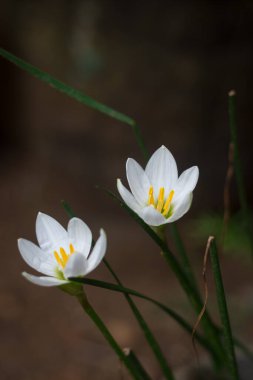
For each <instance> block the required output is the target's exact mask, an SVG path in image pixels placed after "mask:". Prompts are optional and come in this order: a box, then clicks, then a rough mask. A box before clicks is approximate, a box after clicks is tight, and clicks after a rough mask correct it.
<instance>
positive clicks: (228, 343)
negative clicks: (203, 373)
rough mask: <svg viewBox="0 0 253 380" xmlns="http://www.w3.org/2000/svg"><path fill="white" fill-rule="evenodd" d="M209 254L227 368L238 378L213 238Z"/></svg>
mask: <svg viewBox="0 0 253 380" xmlns="http://www.w3.org/2000/svg"><path fill="white" fill-rule="evenodd" d="M210 256H211V264H212V270H213V274H214V280H215V286H216V296H217V302H218V307H219V312H220V318H221V323H222V327H223V334H224V347H225V349H226V352H227V361H228V368H229V369H230V372H231V376H232V378H233V379H234V380H239V375H238V368H237V363H236V358H235V351H234V341H233V337H232V331H231V325H230V320H229V314H228V309H227V302H226V296H225V291H224V286H223V281H222V274H221V269H220V263H219V258H218V252H217V247H216V244H215V240H214V238H213V239H212V241H211V243H210Z"/></svg>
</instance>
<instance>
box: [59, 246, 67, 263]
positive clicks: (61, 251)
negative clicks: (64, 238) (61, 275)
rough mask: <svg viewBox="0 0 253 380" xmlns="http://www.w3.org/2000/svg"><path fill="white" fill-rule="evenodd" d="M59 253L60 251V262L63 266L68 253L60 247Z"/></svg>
mask: <svg viewBox="0 0 253 380" xmlns="http://www.w3.org/2000/svg"><path fill="white" fill-rule="evenodd" d="M60 253H61V257H62V262H63V266H64V267H65V265H66V263H67V261H68V255H67V253H66V252H65V249H64V248H62V247H61V248H60Z"/></svg>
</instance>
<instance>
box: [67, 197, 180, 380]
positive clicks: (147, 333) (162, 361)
mask: <svg viewBox="0 0 253 380" xmlns="http://www.w3.org/2000/svg"><path fill="white" fill-rule="evenodd" d="M62 205H63V207H64V209H65V210H66V212H67V214H68V215H69V216H70V217H74V216H75V213H74V212H73V210H72V209H71V207H70V206H69V204H68V203H67V202H65V201H62ZM103 262H104V264H105V266H106V267H107V269H108V270H109V272H110V273H111V275H112V276H113V277H114V279H115V280H116V281H117V283H118V284H119V285H120V286H121V287H122V283H121V281H120V279H119V277H118V276H117V275H116V273H115V272H114V270H113V269H112V267H111V265H110V264H109V262H108V261H107V260H106V259H103ZM124 294H125V297H126V300H127V302H128V304H129V306H130V308H131V309H132V312H133V314H134V315H135V318H136V320H137V321H138V323H139V325H140V327H141V329H142V331H143V333H144V335H145V337H146V339H147V342H148V344H149V345H150V348H151V350H152V351H153V353H154V355H155V357H156V359H157V361H158V362H159V364H160V367H161V369H162V371H163V373H164V375H165V377H166V379H169V380H173V379H174V377H173V374H172V371H171V370H170V368H169V366H168V364H167V361H166V359H165V356H164V355H163V353H162V351H161V349H160V347H159V344H158V343H157V341H156V339H155V337H154V335H153V334H152V332H151V330H150V328H149V327H148V325H147V323H146V321H145V320H144V318H143V316H142V315H141V313H140V312H139V310H138V308H137V306H136V305H135V303H134V302H133V300H132V299H131V297H130V296H129V294H127V293H124Z"/></svg>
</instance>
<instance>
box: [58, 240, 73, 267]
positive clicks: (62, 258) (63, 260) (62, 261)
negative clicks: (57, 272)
mask: <svg viewBox="0 0 253 380" xmlns="http://www.w3.org/2000/svg"><path fill="white" fill-rule="evenodd" d="M74 252H75V249H74V247H73V245H72V244H70V245H69V254H68V253H66V251H65V249H64V248H62V247H60V254H59V253H58V252H57V251H54V257H55V260H56V261H57V263H58V264H59V265H60V266H61V267H62V268H63V269H64V268H65V266H66V264H67V262H68V260H69V257H70V256H71V255H72V254H73V253H74Z"/></svg>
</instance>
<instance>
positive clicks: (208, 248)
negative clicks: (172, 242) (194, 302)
mask: <svg viewBox="0 0 253 380" xmlns="http://www.w3.org/2000/svg"><path fill="white" fill-rule="evenodd" d="M212 240H214V237H213V236H209V238H208V240H207V244H206V250H205V255H204V260H203V270H202V276H203V281H204V294H205V296H204V305H203V307H202V309H201V311H200V313H199V315H198V318H197V321H196V323H195V325H194V327H193V330H192V345H193V349H194V352H195V355H196V358H197V362H198V364H199V356H198V351H197V347H196V344H195V333H196V331H197V328H198V326H199V324H200V321H201V319H202V317H203V315H204V313H205V311H206V305H207V300H208V286H207V279H206V270H207V259H208V254H209V250H210V244H211V242H212Z"/></svg>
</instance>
